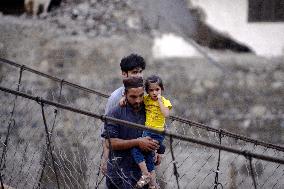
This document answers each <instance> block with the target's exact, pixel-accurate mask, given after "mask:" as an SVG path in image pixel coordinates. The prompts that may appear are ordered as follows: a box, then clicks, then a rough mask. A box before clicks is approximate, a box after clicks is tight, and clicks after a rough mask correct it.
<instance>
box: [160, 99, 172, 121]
mask: <svg viewBox="0 0 284 189" xmlns="http://www.w3.org/2000/svg"><path fill="white" fill-rule="evenodd" d="M158 102H159V106H160V109H161V112H162V113H163V115H164V116H165V117H169V116H170V110H169V108H168V107H165V106H164V104H163V101H162V96H161V95H160V94H159V95H158Z"/></svg>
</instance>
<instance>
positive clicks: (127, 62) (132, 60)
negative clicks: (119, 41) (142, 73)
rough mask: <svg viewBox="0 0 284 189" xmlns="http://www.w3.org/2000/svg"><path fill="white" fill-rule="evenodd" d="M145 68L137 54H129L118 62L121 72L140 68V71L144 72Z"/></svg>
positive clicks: (143, 61)
mask: <svg viewBox="0 0 284 189" xmlns="http://www.w3.org/2000/svg"><path fill="white" fill-rule="evenodd" d="M145 67H146V63H145V60H144V58H143V57H142V56H140V55H137V54H130V55H128V56H126V57H124V58H123V59H121V61H120V68H121V71H123V72H128V71H130V70H133V69H135V68H142V70H144V69H145Z"/></svg>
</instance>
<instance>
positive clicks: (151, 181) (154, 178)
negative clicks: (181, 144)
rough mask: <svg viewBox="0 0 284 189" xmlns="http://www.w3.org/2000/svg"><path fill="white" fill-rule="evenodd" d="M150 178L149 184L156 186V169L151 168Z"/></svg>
mask: <svg viewBox="0 0 284 189" xmlns="http://www.w3.org/2000/svg"><path fill="white" fill-rule="evenodd" d="M150 174H151V180H150V182H149V186H155V187H158V184H157V181H156V171H155V170H153V171H151V173H150Z"/></svg>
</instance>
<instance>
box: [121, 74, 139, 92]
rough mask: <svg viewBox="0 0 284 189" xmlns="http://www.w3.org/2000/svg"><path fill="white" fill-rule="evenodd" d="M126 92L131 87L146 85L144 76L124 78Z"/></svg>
mask: <svg viewBox="0 0 284 189" xmlns="http://www.w3.org/2000/svg"><path fill="white" fill-rule="evenodd" d="M123 85H124V88H125V92H126V91H127V90H128V89H131V88H138V87H144V85H143V78H142V77H127V78H125V79H123Z"/></svg>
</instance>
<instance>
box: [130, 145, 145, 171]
mask: <svg viewBox="0 0 284 189" xmlns="http://www.w3.org/2000/svg"><path fill="white" fill-rule="evenodd" d="M131 154H132V156H133V158H134V160H135V162H136V163H137V164H138V166H139V168H140V170H141V172H142V175H149V172H148V169H147V166H146V163H145V159H144V155H143V154H142V152H141V150H140V149H139V148H133V149H131Z"/></svg>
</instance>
